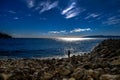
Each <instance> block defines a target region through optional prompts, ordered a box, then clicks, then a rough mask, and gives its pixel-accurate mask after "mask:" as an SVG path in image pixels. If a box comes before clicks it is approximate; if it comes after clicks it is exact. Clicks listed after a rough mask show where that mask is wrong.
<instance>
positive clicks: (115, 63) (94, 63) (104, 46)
mask: <svg viewBox="0 0 120 80" xmlns="http://www.w3.org/2000/svg"><path fill="white" fill-rule="evenodd" d="M119 79H120V39H115V40H113V39H109V40H104V41H102V42H101V43H100V44H99V45H98V46H96V47H95V48H94V50H93V51H92V52H91V53H88V54H84V55H81V56H80V55H78V56H72V57H71V58H70V60H69V59H68V58H62V59H54V58H53V59H17V60H15V59H6V60H0V80H119Z"/></svg>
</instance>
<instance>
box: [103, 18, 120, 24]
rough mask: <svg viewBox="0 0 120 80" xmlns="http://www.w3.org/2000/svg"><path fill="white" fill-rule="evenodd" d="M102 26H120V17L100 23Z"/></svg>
mask: <svg viewBox="0 0 120 80" xmlns="http://www.w3.org/2000/svg"><path fill="white" fill-rule="evenodd" d="M102 24H107V25H116V24H120V16H113V17H109V18H108V19H107V20H106V21H104V22H102Z"/></svg>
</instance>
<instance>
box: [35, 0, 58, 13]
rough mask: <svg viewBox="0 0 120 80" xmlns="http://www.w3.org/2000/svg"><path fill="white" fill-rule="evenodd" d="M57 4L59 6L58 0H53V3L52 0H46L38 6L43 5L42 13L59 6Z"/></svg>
mask: <svg viewBox="0 0 120 80" xmlns="http://www.w3.org/2000/svg"><path fill="white" fill-rule="evenodd" d="M57 6H58V1H55V2H53V3H51V2H50V1H46V2H42V3H41V4H40V6H39V7H37V8H40V7H41V8H42V9H41V10H40V13H43V12H45V11H48V10H51V9H53V8H55V7H57ZM37 8H36V9H37Z"/></svg>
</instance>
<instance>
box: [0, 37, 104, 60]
mask: <svg viewBox="0 0 120 80" xmlns="http://www.w3.org/2000/svg"><path fill="white" fill-rule="evenodd" d="M102 40H103V39H84V38H78V39H71V38H70V39H69V38H64V39H51V38H49V39H48V38H39V39H0V58H45V57H60V56H61V57H63V56H65V55H66V53H67V51H68V50H71V53H72V54H75V55H76V54H81V53H85V52H90V51H91V50H92V49H93V48H94V47H95V46H96V45H97V44H99V43H100V42H101V41H102Z"/></svg>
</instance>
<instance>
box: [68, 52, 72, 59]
mask: <svg viewBox="0 0 120 80" xmlns="http://www.w3.org/2000/svg"><path fill="white" fill-rule="evenodd" d="M70 54H71V52H70V50H68V58H70Z"/></svg>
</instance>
